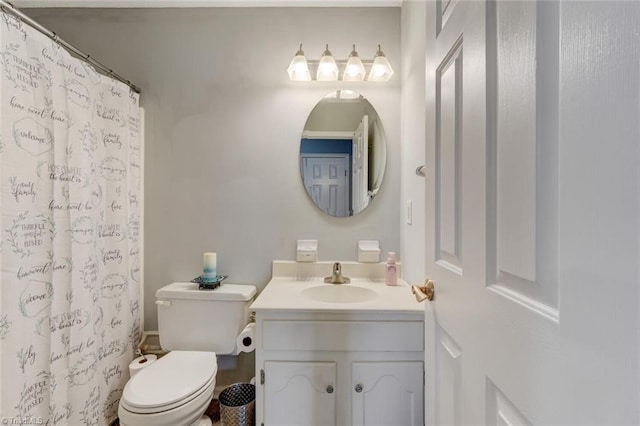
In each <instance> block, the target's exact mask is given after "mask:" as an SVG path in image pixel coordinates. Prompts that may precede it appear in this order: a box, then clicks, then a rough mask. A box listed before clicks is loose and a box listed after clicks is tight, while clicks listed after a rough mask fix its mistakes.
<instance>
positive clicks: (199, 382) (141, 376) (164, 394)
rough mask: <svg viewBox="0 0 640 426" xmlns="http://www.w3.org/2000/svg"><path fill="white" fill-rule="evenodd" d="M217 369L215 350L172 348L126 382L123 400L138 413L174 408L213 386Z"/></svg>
mask: <svg viewBox="0 0 640 426" xmlns="http://www.w3.org/2000/svg"><path fill="white" fill-rule="evenodd" d="M217 371H218V366H217V362H216V354H215V353H214V352H197V351H172V352H169V353H168V354H167V355H165V356H164V357H162V358H160V359H159V360H158V361H156V362H155V363H153V364H151V365H149V366H148V367H147V368H145V369H143V370H141V371H140V372H139V373H138V374H136V375H135V376H134V377H132V378H131V380H129V381H128V382H127V384H126V386H125V388H124V392H123V393H122V398H121V400H120V404H121V405H122V408H124V409H126V410H127V411H129V412H131V413H138V414H152V413H158V412H162V411H168V410H171V409H174V408H176V407H179V406H181V405H184V404H186V403H188V402H189V401H191V400H193V399H195V398H197V397H198V396H199V395H201V394H202V393H203V392H207V391H208V390H209V388H210V387H212V386H214V384H215V377H216V373H217Z"/></svg>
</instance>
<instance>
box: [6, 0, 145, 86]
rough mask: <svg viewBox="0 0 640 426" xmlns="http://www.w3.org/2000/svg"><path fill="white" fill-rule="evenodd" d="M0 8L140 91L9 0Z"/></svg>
mask: <svg viewBox="0 0 640 426" xmlns="http://www.w3.org/2000/svg"><path fill="white" fill-rule="evenodd" d="M0 9H2V10H3V11H5V12H8V13H10V14H11V15H13V16H15V17H17V18H18V19H20V20H21V21H23V22H24V23H26V24H27V25H29V26H30V27H33V28H34V29H36V30H38V31H39V32H41V33H42V34H44V35H46V36H47V37H49V38H50V39H51V40H53V41H55V42H56V43H58V44H59V45H60V46H62V47H64V48H65V49H67V50H68V51H70V52H71V53H73V54H74V55H76V56H78V57H79V58H80V59H82V60H84V61H86V62H88V63H89V64H91V65H93V66H94V67H96V68H98V69H99V70H101V71H102V72H104V73H105V74H106V75H107V76H109V77H112V78H115V79H116V80H118V81H121V82H122V83H124V84H126V85H127V86H129V87H131V90H133V91H134V92H136V93H140V92H141V90H140V88H139V87H138V86H136V85H135V84H133V83H131V81H129V80H127V79H126V78H124V77H122V76H121V75H119V74H118V73H115V72H113V70H112V69H111V68H107V67H106V66H104V65H102V64H101V63H100V62H98V61H97V60H95V59H93V58H92V57H91V56H90V55H88V54H86V53H84V52H83V51H81V50H80V49H78V48H76V47H75V46H73V45H71V44H69V43H67V42H66V41H64V40H63V39H61V38H60V37H58V35H57V34H56V33H55V32H54V31H50V30H48V29H46V28H45V27H44V26H42V25H40V24H39V23H38V22H36V21H34V20H33V19H31V18H30V17H29V16H27V15H25V14H24V13H23V12H22V11H20V9H18V8H17V7H15V6H14V5H13V4H11V3H10V2H8V1H6V0H0Z"/></svg>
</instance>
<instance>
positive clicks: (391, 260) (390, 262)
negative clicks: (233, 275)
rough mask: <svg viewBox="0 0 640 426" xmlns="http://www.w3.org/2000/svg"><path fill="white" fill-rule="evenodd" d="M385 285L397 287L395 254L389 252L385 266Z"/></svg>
mask: <svg viewBox="0 0 640 426" xmlns="http://www.w3.org/2000/svg"><path fill="white" fill-rule="evenodd" d="M384 275H385V284H387V285H398V267H397V265H396V253H395V252H393V251H390V252H389V256H388V257H387V264H386V266H385V274H384Z"/></svg>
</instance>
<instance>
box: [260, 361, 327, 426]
mask: <svg viewBox="0 0 640 426" xmlns="http://www.w3.org/2000/svg"><path fill="white" fill-rule="evenodd" d="M264 376H265V377H267V376H268V377H269V380H268V381H265V382H264V383H263V389H264V392H263V394H262V397H263V400H264V406H265V407H269V410H268V411H265V413H264V414H265V415H264V420H263V421H262V423H264V424H269V425H271V424H272V425H303V424H306V425H335V424H336V393H335V386H336V363H335V362H304V361H296V362H289V361H265V362H264Z"/></svg>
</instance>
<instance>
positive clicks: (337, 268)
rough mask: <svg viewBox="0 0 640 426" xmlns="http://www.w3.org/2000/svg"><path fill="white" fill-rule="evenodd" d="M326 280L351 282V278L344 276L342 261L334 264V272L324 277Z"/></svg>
mask: <svg viewBox="0 0 640 426" xmlns="http://www.w3.org/2000/svg"><path fill="white" fill-rule="evenodd" d="M324 282H325V283H331V284H346V283H349V282H351V279H350V278H348V277H343V276H342V265H340V262H336V263H334V264H333V272H332V273H331V276H330V277H324Z"/></svg>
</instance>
